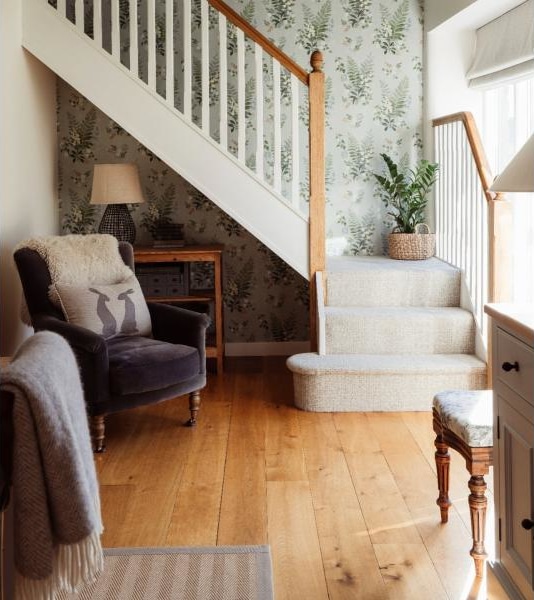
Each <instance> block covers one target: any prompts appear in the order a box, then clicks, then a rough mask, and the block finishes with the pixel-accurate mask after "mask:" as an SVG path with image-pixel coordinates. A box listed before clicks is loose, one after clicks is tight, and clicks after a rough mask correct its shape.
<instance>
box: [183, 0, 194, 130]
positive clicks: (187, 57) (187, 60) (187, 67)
mask: <svg viewBox="0 0 534 600" xmlns="http://www.w3.org/2000/svg"><path fill="white" fill-rule="evenodd" d="M191 62H192V61H191V0H184V117H185V118H186V119H189V120H191Z"/></svg>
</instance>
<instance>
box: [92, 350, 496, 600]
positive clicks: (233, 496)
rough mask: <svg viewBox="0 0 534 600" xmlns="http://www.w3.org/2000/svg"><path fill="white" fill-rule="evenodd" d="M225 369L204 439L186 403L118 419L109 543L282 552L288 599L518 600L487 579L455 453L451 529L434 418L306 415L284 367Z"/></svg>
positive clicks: (107, 492)
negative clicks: (480, 570) (440, 502)
mask: <svg viewBox="0 0 534 600" xmlns="http://www.w3.org/2000/svg"><path fill="white" fill-rule="evenodd" d="M226 366H227V369H226V372H225V373H224V375H223V376H216V375H211V376H210V378H209V382H208V387H207V389H206V390H205V391H204V392H203V403H202V407H201V412H200V418H199V424H198V426H197V427H196V428H194V429H188V428H184V427H181V426H180V423H182V422H184V421H185V420H186V419H187V417H188V410H187V399H185V398H180V399H177V400H173V401H170V402H165V403H163V404H160V405H157V406H154V407H149V408H143V409H137V410H134V411H129V412H126V413H122V414H118V415H113V416H111V417H108V420H107V425H108V430H107V436H108V437H107V452H106V453H105V454H103V455H100V456H98V457H97V463H98V472H99V477H100V482H101V493H102V503H103V514H104V524H105V533H104V538H103V541H104V545H105V546H106V547H118V546H189V545H198V546H201V545H203V546H211V545H233V544H270V546H271V551H272V558H273V571H274V587H275V595H276V598H277V600H282V599H290V600H301V599H302V600H315V599H317V600H323V599H327V598H330V599H354V598H358V599H360V598H361V599H364V600H374V599H377V600H378V599H386V598H387V599H391V600H393V599H395V600H402V599H406V600H408V599H409V600H418V599H421V600H428V599H433V600H434V599H441V598H443V599H446V598H450V599H453V600H460V599H461V600H463V599H466V598H472V599H474V598H477V599H478V598H491V599H496V598H506V595H505V594H504V592H503V591H502V589H501V588H500V586H499V585H498V583H497V582H496V581H495V579H494V577H493V575H492V573H491V572H489V573H488V576H487V579H485V580H484V581H483V582H482V584H478V585H477V582H476V581H475V577H474V568H473V565H472V559H471V558H470V556H469V548H470V544H471V538H470V529H469V510H468V506H467V494H468V489H467V478H468V475H467V471H466V469H465V465H464V464H463V462H462V460H461V459H460V457H459V456H458V455H455V454H453V460H452V473H451V498H452V499H453V506H452V507H451V510H450V518H449V523H448V524H447V525H445V526H443V525H441V524H440V523H439V509H438V507H437V506H436V504H435V499H436V496H437V491H436V477H435V465H434V458H433V453H434V447H433V437H434V436H433V434H432V425H431V417H430V413H356V414H355V413H353V414H345V413H337V414H329V413H321V414H319V413H305V412H301V411H299V410H297V409H295V408H294V407H293V406H292V401H291V397H292V387H291V377H290V374H289V372H287V371H286V369H285V367H284V361H283V360H282V359H279V358H269V359H255V358H254V359H252V358H251V359H228V360H227V365H226ZM490 500H491V496H490ZM488 517H489V518H488V522H489V526H488V528H487V529H488V534H489V538H490V540H489V544H490V545H492V544H493V535H491V534H492V522H493V515H492V514H490V515H489V516H488Z"/></svg>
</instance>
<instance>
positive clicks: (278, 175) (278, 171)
mask: <svg viewBox="0 0 534 600" xmlns="http://www.w3.org/2000/svg"><path fill="white" fill-rule="evenodd" d="M280 104H281V94H280V63H279V62H278V61H277V60H275V59H274V58H273V113H274V189H275V190H276V191H277V192H279V193H280V192H281V191H282V135H281V134H282V131H281V121H280Z"/></svg>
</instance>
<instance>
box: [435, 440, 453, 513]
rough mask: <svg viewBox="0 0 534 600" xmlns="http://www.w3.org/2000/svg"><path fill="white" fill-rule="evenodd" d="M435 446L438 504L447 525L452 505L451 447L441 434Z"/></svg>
mask: <svg viewBox="0 0 534 600" xmlns="http://www.w3.org/2000/svg"><path fill="white" fill-rule="evenodd" d="M434 446H436V454H435V457H436V470H437V472H438V489H439V496H438V499H437V500H436V504H437V505H438V506H439V509H440V512H441V522H442V523H447V521H448V520H449V506H450V505H451V501H450V500H449V470H450V464H451V455H450V454H449V447H448V446H447V444H446V443H445V442H444V441H443V437H442V436H441V435H440V434H438V435H437V436H436V439H435V440H434Z"/></svg>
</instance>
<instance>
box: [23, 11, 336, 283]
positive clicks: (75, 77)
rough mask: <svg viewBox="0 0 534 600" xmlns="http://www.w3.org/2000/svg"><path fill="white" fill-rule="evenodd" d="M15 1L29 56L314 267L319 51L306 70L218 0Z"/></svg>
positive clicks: (308, 274)
mask: <svg viewBox="0 0 534 600" xmlns="http://www.w3.org/2000/svg"><path fill="white" fill-rule="evenodd" d="M22 1H23V46H24V47H25V48H26V49H27V50H29V51H30V52H31V53H32V54H33V55H35V56H36V57H37V58H38V59H39V60H40V61H41V62H43V63H44V64H45V65H46V66H48V67H49V68H50V69H51V70H52V71H54V72H55V73H56V74H57V75H58V76H59V77H61V78H62V79H63V80H65V81H66V82H67V83H68V84H69V85H71V86H72V87H74V88H75V89H76V90H78V91H79V92H80V93H81V94H83V95H84V96H85V97H86V98H87V99H88V100H90V101H91V102H92V103H93V104H94V105H96V106H97V107H98V108H99V109H100V110H101V111H102V112H104V113H105V114H107V115H108V116H109V117H110V118H111V119H113V120H114V121H115V122H116V123H118V124H119V125H120V126H121V127H122V128H123V129H125V130H126V131H128V132H129V133H130V134H131V135H133V136H134V137H135V138H136V139H137V140H138V141H139V142H141V143H142V144H143V145H144V146H145V147H146V148H148V149H149V150H150V151H151V152H152V153H154V154H155V155H157V156H158V157H159V158H161V159H162V160H163V161H164V162H165V163H167V164H168V165H169V166H170V167H171V168H172V169H173V170H174V171H176V172H177V173H179V174H180V175H181V176H182V177H184V179H186V180H187V181H189V182H190V183H191V184H192V185H193V186H194V187H196V188H197V189H198V190H200V191H201V192H202V193H203V194H204V195H205V196H207V197H208V198H209V199H210V200H212V201H213V202H214V203H215V204H217V205H218V206H219V207H220V208H221V209H222V210H224V211H225V212H226V213H227V214H229V215H230V216H231V217H232V218H233V219H234V220H236V221H237V222H239V223H240V224H241V225H242V226H243V227H244V228H246V229H247V230H248V231H250V232H251V233H252V234H253V235H254V236H256V237H257V238H258V239H259V240H261V241H262V242H263V243H264V244H265V245H266V246H267V247H269V248H270V249H271V250H272V251H273V252H275V253H276V254H277V255H278V256H280V257H281V258H282V259H283V260H284V261H285V262H286V263H288V264H289V265H290V266H291V267H293V268H294V269H295V270H296V271H297V272H298V273H300V274H301V275H302V276H303V277H305V278H306V279H312V278H313V275H314V272H315V271H314V270H315V269H317V268H323V265H324V262H321V261H324V225H323V219H324V206H323V204H324V74H323V73H322V70H321V69H322V57H321V55H320V53H318V52H315V53H314V54H313V55H312V71H311V72H310V73H308V72H306V71H305V70H304V69H302V68H301V67H300V66H299V65H297V64H295V63H294V61H292V59H291V58H289V57H288V56H287V55H285V54H284V53H283V52H282V51H281V50H279V49H278V48H276V47H275V46H274V45H273V44H272V43H271V42H270V41H269V40H268V39H267V38H265V37H264V36H262V35H261V34H260V33H259V32H258V31H256V30H255V29H254V28H253V27H252V26H250V24H248V23H247V22H246V21H244V20H243V19H242V18H241V17H240V16H239V15H238V14H237V13H235V12H234V11H233V10H232V9H231V8H230V7H228V6H227V5H226V4H225V3H224V2H223V1H222V0H209V2H208V0H200V2H199V4H198V5H197V3H192V2H191V0H144V1H142V2H141V3H138V1H137V0H124V1H123V0H111V2H102V0H89V1H88V0H85V1H84V0H51V1H50V2H48V1H47V0H22ZM197 6H199V8H200V10H199V11H198V13H199V14H197V12H196V8H197ZM251 71H252V72H253V76H250V72H251ZM251 89H252V90H253V91H254V92H255V93H254V96H253V97H254V101H253V102H251V101H250V98H249V97H248V96H249V91H250V90H251ZM264 113H265V115H268V116H269V117H272V118H269V119H264ZM308 140H309V143H308ZM288 157H289V158H288ZM308 200H309V202H308ZM316 217H318V219H319V222H317V223H316V222H315V220H316ZM312 249H317V250H316V251H313V250H312Z"/></svg>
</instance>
